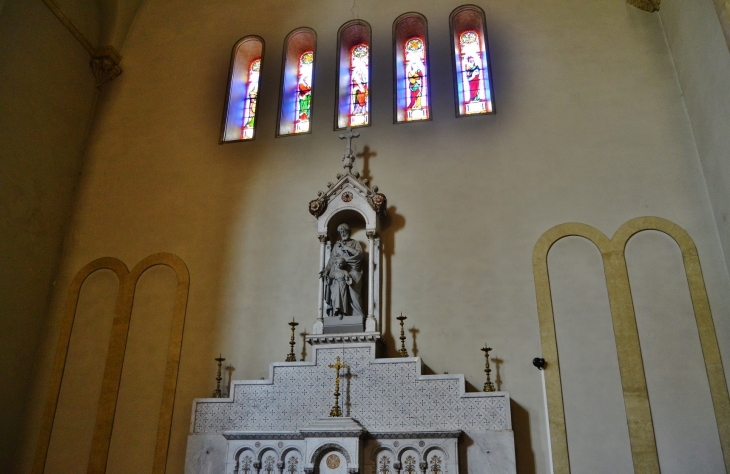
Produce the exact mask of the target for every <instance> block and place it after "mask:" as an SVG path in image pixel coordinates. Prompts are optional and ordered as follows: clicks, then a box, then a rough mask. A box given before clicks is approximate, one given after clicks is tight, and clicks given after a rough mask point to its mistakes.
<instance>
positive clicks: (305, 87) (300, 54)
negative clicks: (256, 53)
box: [277, 28, 317, 136]
mask: <svg viewBox="0 0 730 474" xmlns="http://www.w3.org/2000/svg"><path fill="white" fill-rule="evenodd" d="M316 44H317V36H316V34H315V32H314V30H312V29H310V28H298V29H296V30H294V31H292V32H291V33H289V35H287V37H286V39H285V40H284V54H283V62H282V74H281V77H282V80H281V82H282V84H281V96H280V106H279V127H278V129H277V136H284V135H295V134H302V133H310V132H311V124H312V97H313V93H314V92H313V91H314V60H315V58H316V54H315V49H316Z"/></svg>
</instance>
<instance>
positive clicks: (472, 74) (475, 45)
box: [458, 30, 492, 114]
mask: <svg viewBox="0 0 730 474" xmlns="http://www.w3.org/2000/svg"><path fill="white" fill-rule="evenodd" d="M483 44H484V42H483V39H482V38H481V36H480V35H479V33H477V32H476V31H474V30H469V31H464V32H463V33H461V34H460V35H459V46H458V48H459V66H460V71H459V76H460V77H459V78H458V83H459V94H460V102H461V106H462V113H463V114H484V113H488V112H491V111H492V98H491V95H490V88H489V77H488V74H489V69H488V68H487V55H486V52H485V51H484V47H483Z"/></svg>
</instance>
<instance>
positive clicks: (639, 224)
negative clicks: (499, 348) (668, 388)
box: [532, 217, 730, 474]
mask: <svg viewBox="0 0 730 474" xmlns="http://www.w3.org/2000/svg"><path fill="white" fill-rule="evenodd" d="M644 230H657V231H660V232H663V233H665V234H667V235H668V236H670V237H671V238H672V239H674V241H675V242H676V243H677V245H678V246H679V248H680V250H681V252H682V259H683V261H684V268H685V273H686V276H687V282H688V285H689V291H690V296H691V298H692V306H693V309H694V313H695V319H696V322H697V330H698V332H699V336H700V345H701V346H702V354H703V357H704V361H705V368H706V370H707V378H708V381H709V385H710V394H711V396H712V403H713V407H714V410H715V418H716V422H717V427H718V431H719V435H720V445H721V446H722V451H723V456H724V459H725V468H726V471H727V472H730V397H729V396H728V389H727V384H726V381H725V373H724V370H723V365H722V359H721V358H720V349H719V346H718V344H717V334H716V332H715V326H714V323H713V320H712V313H711V312H710V304H709V301H708V298H707V291H706V289H705V282H704V278H703V276H702V270H701V268H700V261H699V257H698V255H697V248H696V247H695V244H694V242H693V241H692V238H691V237H690V236H689V234H687V232H686V231H685V230H684V229H682V228H681V227H679V226H678V225H677V224H675V223H673V222H671V221H668V220H666V219H662V218H660V217H639V218H636V219H632V220H630V221H628V222H626V223H625V224H623V225H622V226H621V227H619V229H618V230H617V231H616V233H615V234H614V236H613V238H612V239H611V240H609V239H608V238H607V237H606V236H605V235H604V234H603V233H602V232H601V231H599V230H598V229H596V228H594V227H591V226H589V225H586V224H580V223H567V224H561V225H557V226H555V227H553V228H552V229H549V230H548V231H547V232H545V233H544V234H543V235H542V236H541V237H540V239H539V240H538V241H537V243H536V244H535V250H534V252H533V255H532V264H533V272H534V278H535V292H536V297H537V313H538V318H539V321H540V339H541V342H542V350H543V357H544V358H545V360H546V361H547V364H546V367H545V371H544V373H545V392H546V396H547V409H548V422H549V428H550V442H551V446H552V458H553V472H555V473H556V474H567V473H570V464H569V458H568V438H567V433H566V427H565V410H564V406H563V392H562V383H561V379H560V364H559V359H558V345H557V338H556V335H555V319H554V314H553V304H552V298H551V293H550V280H549V276H548V268H547V257H548V252H549V251H550V248H551V247H552V245H553V244H554V243H555V242H557V241H558V240H560V239H562V238H564V237H568V236H577V237H584V238H586V239H588V240H590V241H591V242H593V243H594V244H595V245H596V247H598V250H599V251H600V252H601V256H602V257H603V266H604V269H605V274H606V286H607V289H608V299H609V304H610V308H611V316H612V319H613V327H614V334H615V337H616V351H617V354H618V363H619V371H620V374H621V385H622V388H623V394H624V406H625V408H626V418H627V421H628V427H629V441H630V444H631V453H632V458H633V465H634V470H635V471H636V472H641V473H656V474H658V473H659V472H660V471H659V458H658V455H657V448H656V440H655V437H654V425H653V422H652V418H651V409H650V404H649V396H648V391H647V387H646V378H645V375H644V364H643V360H642V357H641V345H640V341H639V334H638V329H637V326H636V315H635V312H634V303H633V299H632V297H631V287H630V282H629V276H628V271H627V269H626V257H625V254H624V252H625V248H626V244H627V242H628V240H629V239H630V238H631V237H632V236H634V235H635V234H637V233H639V232H642V231H644Z"/></svg>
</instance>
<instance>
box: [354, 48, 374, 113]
mask: <svg viewBox="0 0 730 474" xmlns="http://www.w3.org/2000/svg"><path fill="white" fill-rule="evenodd" d="M369 85H370V58H369V48H368V45H366V44H364V43H361V44H358V45H357V46H355V47H353V48H352V51H351V52H350V119H349V125H351V126H357V125H367V123H368V121H369V116H370V97H369V96H370V89H369Z"/></svg>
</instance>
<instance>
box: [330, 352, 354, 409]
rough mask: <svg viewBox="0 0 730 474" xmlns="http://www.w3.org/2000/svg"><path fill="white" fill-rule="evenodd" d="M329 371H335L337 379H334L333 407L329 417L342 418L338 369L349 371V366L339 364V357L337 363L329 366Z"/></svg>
mask: <svg viewBox="0 0 730 474" xmlns="http://www.w3.org/2000/svg"><path fill="white" fill-rule="evenodd" d="M329 367H330V369H335V370H336V371H337V377H336V378H335V405H334V406H333V407H332V410H331V411H330V416H331V417H338V416H342V410H341V409H340V369H349V368H350V366H349V365H347V364H343V363H341V362H340V356H337V361H336V362H335V363H334V364H330V365H329Z"/></svg>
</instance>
